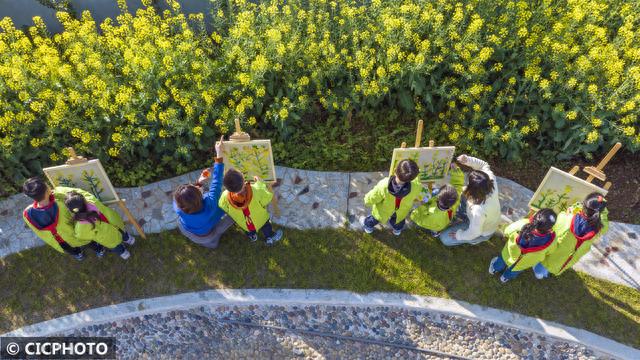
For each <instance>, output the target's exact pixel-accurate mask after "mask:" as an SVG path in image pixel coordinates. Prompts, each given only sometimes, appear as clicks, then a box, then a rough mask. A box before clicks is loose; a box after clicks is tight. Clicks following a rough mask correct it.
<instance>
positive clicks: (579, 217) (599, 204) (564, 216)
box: [533, 192, 609, 280]
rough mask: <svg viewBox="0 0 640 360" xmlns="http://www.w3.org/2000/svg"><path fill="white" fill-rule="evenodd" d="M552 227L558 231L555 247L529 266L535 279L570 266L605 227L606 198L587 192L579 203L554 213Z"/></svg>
mask: <svg viewBox="0 0 640 360" xmlns="http://www.w3.org/2000/svg"><path fill="white" fill-rule="evenodd" d="M554 230H555V231H556V233H557V234H558V240H557V243H558V247H557V249H556V250H555V251H554V252H552V253H550V254H549V255H547V257H545V258H544V260H541V261H540V263H539V264H537V265H536V266H535V267H534V268H533V270H534V273H535V276H536V278H537V279H539V280H541V279H544V278H546V277H548V276H549V273H551V274H553V275H555V276H559V275H560V274H562V273H563V272H565V271H567V270H568V269H570V268H571V267H572V266H573V265H574V264H575V263H577V262H578V261H579V260H580V258H582V257H583V256H584V255H585V254H587V253H588V252H589V250H591V246H592V245H593V243H595V242H596V241H598V240H599V239H600V238H601V237H602V236H603V235H604V234H605V233H606V232H607V230H609V210H608V209H607V200H606V199H605V198H604V197H603V196H602V195H601V194H599V193H597V192H594V193H591V194H589V195H587V197H586V198H585V199H584V201H582V203H577V204H575V205H573V206H570V207H569V208H568V209H567V210H565V211H563V212H562V213H560V214H559V215H558V222H557V223H556V225H555V227H554Z"/></svg>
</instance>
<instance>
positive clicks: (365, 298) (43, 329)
mask: <svg viewBox="0 0 640 360" xmlns="http://www.w3.org/2000/svg"><path fill="white" fill-rule="evenodd" d="M250 304H253V305H298V306H304V305H312V304H313V305H337V306H393V307H400V308H410V309H420V310H425V311H430V312H437V313H444V314H448V315H454V316H460V317H464V318H467V319H470V320H475V321H488V322H493V323H496V324H500V325H503V326H507V327H513V328H518V329H520V330H524V331H530V332H536V333H539V334H542V335H545V336H550V337H553V338H556V339H561V340H564V341H571V342H577V343H580V344H583V345H586V346H588V347H590V348H592V349H594V350H597V351H600V352H603V353H606V354H609V355H611V356H614V357H617V358H621V359H640V350H637V349H634V348H632V347H629V346H627V345H624V344H621V343H618V342H616V341H613V340H611V339H608V338H605V337H603V336H600V335H596V334H594V333H592V332H589V331H586V330H582V329H577V328H573V327H570V326H565V325H562V324H558V323H555V322H552V321H546V320H542V319H538V318H533V317H529V316H524V315H520V314H516V313H512V312H508V311H504V310H498V309H494V308H490V307H485V306H480V305H474V304H469V303H466V302H463V301H456V300H450V299H442V298H436V297H427V296H418V295H410V294H401V293H381V292H374V293H369V294H356V293H353V292H349V291H337V290H290V289H220V290H207V291H200V292H191V293H184V294H178V295H171V296H163V297H156V298H150V299H143V300H134V301H129V302H125V303H121V304H116V305H110V306H104V307H100V308H96V309H91V310H87V311H83V312H79V313H75V314H72V315H68V316H64V317H60V318H57V319H52V320H49V321H45V322H41V323H38V324H34V325H30V326H26V327H23V328H20V329H17V330H14V331H12V332H9V333H6V334H4V335H2V336H48V335H50V334H55V333H60V332H66V331H70V330H73V329H77V328H81V327H86V326H91V325H97V324H102V323H108V322H112V321H117V320H121V319H126V318H131V317H137V316H141V315H147V314H156V313H164V312H168V311H173V310H188V309H193V308H197V307H201V306H213V305H250Z"/></svg>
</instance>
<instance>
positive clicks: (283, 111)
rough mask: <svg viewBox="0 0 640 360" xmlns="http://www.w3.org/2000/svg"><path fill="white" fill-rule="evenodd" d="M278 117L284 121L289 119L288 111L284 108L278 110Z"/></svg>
mask: <svg viewBox="0 0 640 360" xmlns="http://www.w3.org/2000/svg"><path fill="white" fill-rule="evenodd" d="M278 115H280V119H282V120H284V119H286V118H287V117H289V111H288V110H287V109H285V108H282V109H280V111H279V112H278Z"/></svg>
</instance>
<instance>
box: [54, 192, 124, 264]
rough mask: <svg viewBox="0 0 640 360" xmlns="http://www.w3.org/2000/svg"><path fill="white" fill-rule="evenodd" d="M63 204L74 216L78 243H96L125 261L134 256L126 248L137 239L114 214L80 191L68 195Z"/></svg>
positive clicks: (118, 216) (115, 213)
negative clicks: (83, 241)
mask: <svg viewBox="0 0 640 360" xmlns="http://www.w3.org/2000/svg"><path fill="white" fill-rule="evenodd" d="M64 204H65V206H66V207H67V209H68V210H69V211H70V212H71V214H72V216H73V220H74V221H75V234H76V237H77V238H78V239H82V240H87V241H95V242H96V243H98V244H100V246H104V247H106V248H108V249H109V250H110V251H112V252H114V253H116V254H118V255H120V257H121V258H123V259H125V260H126V259H128V258H129V257H130V256H131V253H130V252H129V250H127V249H126V248H125V247H124V244H127V245H133V244H134V243H135V238H134V237H133V236H131V235H130V234H129V233H127V232H126V231H125V227H124V222H123V221H122V218H121V217H120V215H119V214H118V213H117V212H115V210H113V209H111V208H109V207H107V206H105V205H104V204H102V203H101V202H100V201H99V200H98V199H96V198H95V197H94V196H93V195H91V194H89V193H86V192H80V191H72V192H70V193H68V194H67V197H66V199H65V201H64Z"/></svg>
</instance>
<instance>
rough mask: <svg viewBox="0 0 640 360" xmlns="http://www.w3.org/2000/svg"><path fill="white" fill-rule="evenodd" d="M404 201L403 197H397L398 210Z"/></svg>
mask: <svg viewBox="0 0 640 360" xmlns="http://www.w3.org/2000/svg"><path fill="white" fill-rule="evenodd" d="M401 202H402V198H400V197H396V210H398V209H399V208H400V203H401Z"/></svg>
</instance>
